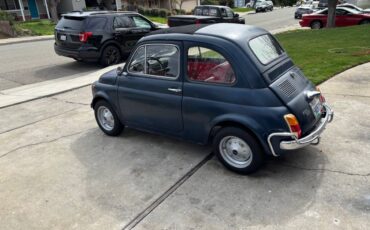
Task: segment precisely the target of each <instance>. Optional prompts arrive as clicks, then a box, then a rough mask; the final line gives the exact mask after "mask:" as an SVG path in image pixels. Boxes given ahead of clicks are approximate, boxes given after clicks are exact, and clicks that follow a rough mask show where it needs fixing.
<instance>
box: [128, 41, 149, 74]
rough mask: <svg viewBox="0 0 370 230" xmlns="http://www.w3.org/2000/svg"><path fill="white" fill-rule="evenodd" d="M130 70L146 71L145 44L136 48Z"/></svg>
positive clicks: (132, 71) (136, 71)
mask: <svg viewBox="0 0 370 230" xmlns="http://www.w3.org/2000/svg"><path fill="white" fill-rule="evenodd" d="M128 71H129V72H131V73H142V74H143V73H145V46H141V47H139V48H138V49H137V50H136V52H135V54H134V56H133V57H132V59H131V63H130V66H129V67H128Z"/></svg>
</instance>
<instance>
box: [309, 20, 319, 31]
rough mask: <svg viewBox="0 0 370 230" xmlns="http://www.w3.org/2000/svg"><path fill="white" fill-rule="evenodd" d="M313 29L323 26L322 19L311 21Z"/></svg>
mask: <svg viewBox="0 0 370 230" xmlns="http://www.w3.org/2000/svg"><path fill="white" fill-rule="evenodd" d="M310 26H311V29H313V30H317V29H321V28H322V23H321V22H320V21H313V22H311V25H310Z"/></svg>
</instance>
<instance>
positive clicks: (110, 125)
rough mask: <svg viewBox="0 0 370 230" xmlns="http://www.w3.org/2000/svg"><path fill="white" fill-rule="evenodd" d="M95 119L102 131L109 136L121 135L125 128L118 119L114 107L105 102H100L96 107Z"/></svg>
mask: <svg viewBox="0 0 370 230" xmlns="http://www.w3.org/2000/svg"><path fill="white" fill-rule="evenodd" d="M94 112H95V119H96V122H97V123H98V125H99V127H100V129H101V130H102V131H103V132H104V133H106V134H107V135H109V136H117V135H119V134H120V133H121V132H122V130H123V128H124V126H123V125H122V124H121V122H120V121H119V119H118V116H117V114H116V112H115V111H114V110H113V108H112V106H111V105H110V104H109V103H108V102H107V101H105V100H100V101H98V102H97V103H96V104H95V106H94Z"/></svg>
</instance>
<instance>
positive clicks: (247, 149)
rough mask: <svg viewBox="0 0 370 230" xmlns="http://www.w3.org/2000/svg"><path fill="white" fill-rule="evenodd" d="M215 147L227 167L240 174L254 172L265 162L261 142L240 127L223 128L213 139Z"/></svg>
mask: <svg viewBox="0 0 370 230" xmlns="http://www.w3.org/2000/svg"><path fill="white" fill-rule="evenodd" d="M213 149H214V153H215V154H216V155H217V157H218V159H219V160H220V161H221V163H222V164H223V165H224V166H225V167H226V168H228V169H230V170H232V171H234V172H237V173H240V174H250V173H253V172H255V171H257V170H258V169H259V168H260V166H261V165H262V163H263V162H264V153H263V151H262V148H261V147H260V144H259V142H258V141H257V140H256V139H255V138H254V137H253V136H252V135H250V134H249V133H248V132H246V131H244V130H242V129H240V128H236V127H226V128H223V129H221V130H220V131H219V132H218V133H217V134H216V136H215V138H214V139H213Z"/></svg>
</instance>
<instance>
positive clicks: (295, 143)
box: [267, 104, 334, 156]
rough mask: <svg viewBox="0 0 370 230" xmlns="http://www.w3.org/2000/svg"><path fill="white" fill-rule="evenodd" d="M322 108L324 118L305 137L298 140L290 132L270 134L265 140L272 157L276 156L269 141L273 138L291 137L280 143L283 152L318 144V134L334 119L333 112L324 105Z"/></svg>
mask: <svg viewBox="0 0 370 230" xmlns="http://www.w3.org/2000/svg"><path fill="white" fill-rule="evenodd" d="M324 107H325V110H326V114H325V117H323V118H321V120H320V121H319V124H318V126H317V128H316V129H315V130H313V131H312V132H311V133H310V134H308V135H307V136H305V137H302V138H300V139H298V138H297V137H296V136H295V135H294V134H293V133H290V132H280V133H271V134H270V135H269V136H268V138H267V142H268V144H269V147H270V150H271V153H272V155H274V156H278V155H277V154H276V153H275V150H274V147H273V146H272V143H271V139H272V138H273V137H291V138H293V139H294V140H291V141H282V142H280V149H283V150H292V149H299V148H302V147H305V146H307V145H309V144H318V143H319V142H320V134H321V133H322V132H323V131H324V130H325V127H326V125H327V124H328V123H330V122H331V121H332V120H333V118H334V111H333V110H332V109H331V108H330V107H329V106H328V105H326V104H324Z"/></svg>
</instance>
